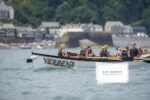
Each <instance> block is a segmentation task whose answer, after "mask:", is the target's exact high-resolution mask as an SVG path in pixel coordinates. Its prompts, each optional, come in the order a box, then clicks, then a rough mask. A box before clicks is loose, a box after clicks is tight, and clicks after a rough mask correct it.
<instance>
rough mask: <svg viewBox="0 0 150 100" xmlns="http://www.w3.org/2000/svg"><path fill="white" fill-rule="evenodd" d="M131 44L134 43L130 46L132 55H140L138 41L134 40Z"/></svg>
mask: <svg viewBox="0 0 150 100" xmlns="http://www.w3.org/2000/svg"><path fill="white" fill-rule="evenodd" d="M131 45H132V47H131V48H130V57H136V56H138V49H137V47H136V43H135V42H134V43H132V44H131Z"/></svg>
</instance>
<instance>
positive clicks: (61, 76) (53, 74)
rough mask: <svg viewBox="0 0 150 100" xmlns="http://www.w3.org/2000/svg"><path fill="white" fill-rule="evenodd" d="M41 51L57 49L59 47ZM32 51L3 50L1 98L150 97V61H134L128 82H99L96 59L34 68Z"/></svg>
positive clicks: (0, 58)
mask: <svg viewBox="0 0 150 100" xmlns="http://www.w3.org/2000/svg"><path fill="white" fill-rule="evenodd" d="M72 50H73V51H77V50H76V49H70V51H72ZM36 51H37V50H36ZM39 51H40V52H44V53H49V54H56V52H57V50H56V49H45V50H39ZM95 51H97V50H95ZM30 53H31V50H19V49H14V50H7V49H3V50H0V100H149V99H150V86H149V84H150V64H147V63H131V64H130V66H129V83H127V84H102V85H97V83H96V80H95V65H94V63H88V62H86V63H85V62H78V63H77V66H78V68H76V69H59V68H55V69H52V68H48V66H47V68H39V69H36V70H34V68H33V67H34V66H33V65H32V64H27V63H26V58H27V57H29V56H30ZM38 66H40V65H38Z"/></svg>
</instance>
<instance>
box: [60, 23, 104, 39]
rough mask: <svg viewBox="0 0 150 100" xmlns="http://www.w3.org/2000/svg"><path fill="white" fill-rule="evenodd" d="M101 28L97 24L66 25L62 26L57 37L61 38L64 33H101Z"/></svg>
mask: <svg viewBox="0 0 150 100" xmlns="http://www.w3.org/2000/svg"><path fill="white" fill-rule="evenodd" d="M102 31H103V27H102V26H101V25H98V24H66V25H63V26H62V27H61V28H60V29H59V31H58V32H57V33H58V35H59V36H60V37H61V36H62V35H63V34H65V33H70V32H80V33H82V32H102Z"/></svg>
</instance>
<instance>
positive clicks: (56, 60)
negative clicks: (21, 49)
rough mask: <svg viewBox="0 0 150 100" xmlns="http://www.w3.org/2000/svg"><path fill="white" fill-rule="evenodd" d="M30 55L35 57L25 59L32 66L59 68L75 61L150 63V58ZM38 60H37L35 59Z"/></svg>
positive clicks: (33, 53)
mask: <svg viewBox="0 0 150 100" xmlns="http://www.w3.org/2000/svg"><path fill="white" fill-rule="evenodd" d="M32 55H34V56H36V57H31V58H29V59H27V62H33V63H34V65H37V66H39V65H40V66H41V65H44V66H45V65H50V66H51V67H56V66H57V67H61V68H73V67H74V66H75V62H76V61H85V62H147V63H150V58H133V57H124V58H117V57H88V58H83V57H72V58H68V57H59V56H55V55H48V54H41V53H35V52H32ZM37 58H38V59H37Z"/></svg>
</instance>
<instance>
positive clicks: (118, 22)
mask: <svg viewBox="0 0 150 100" xmlns="http://www.w3.org/2000/svg"><path fill="white" fill-rule="evenodd" d="M105 25H111V26H114V25H121V26H123V23H122V22H121V21H107V22H106V23H105Z"/></svg>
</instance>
